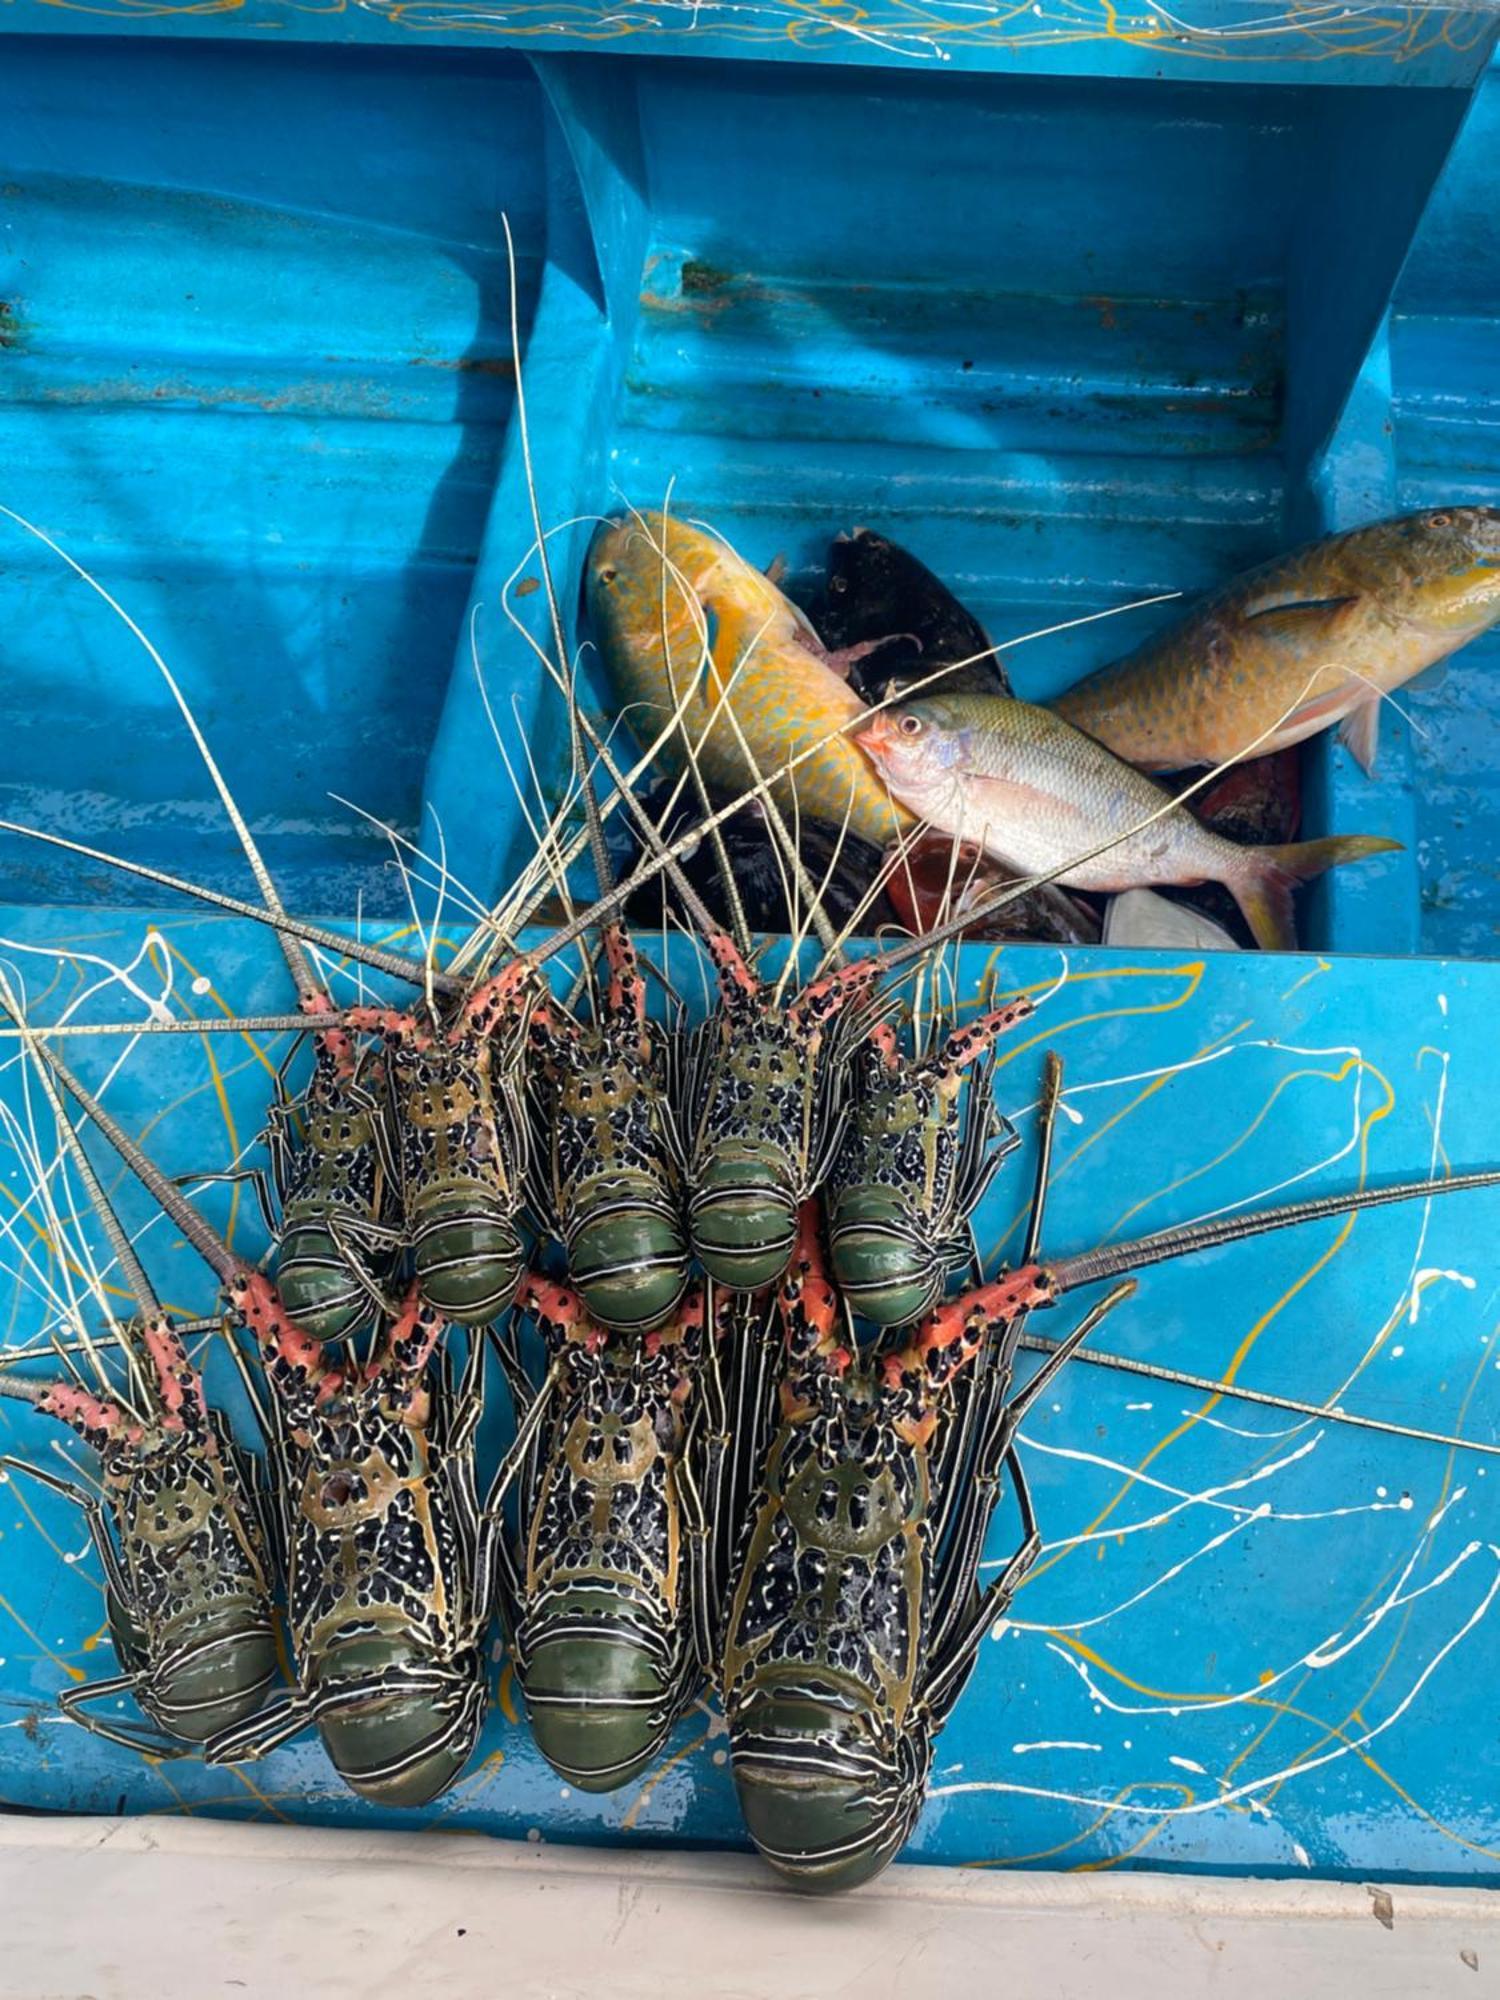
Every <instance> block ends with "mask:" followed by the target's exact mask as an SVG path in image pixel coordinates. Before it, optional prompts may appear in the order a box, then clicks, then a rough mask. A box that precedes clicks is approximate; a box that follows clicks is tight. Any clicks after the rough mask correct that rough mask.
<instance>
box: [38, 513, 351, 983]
mask: <svg viewBox="0 0 1500 2000" xmlns="http://www.w3.org/2000/svg"><path fill="white" fill-rule="evenodd" d="M0 514H4V515H5V516H6V517H7V518H8V519H9V520H12V521H14V522H15V524H16V526H17V527H18V528H24V529H25V530H26V532H27V534H28V535H35V537H36V539H37V540H38V541H39V542H42V543H44V544H45V545H46V546H47V547H48V548H49V549H51V551H52V553H53V554H54V555H56V556H61V557H62V559H63V561H64V562H65V563H66V564H67V565H68V568H69V569H70V570H72V571H73V573H74V575H75V576H79V577H82V579H83V581H84V582H85V583H86V584H87V585H88V587H89V589H90V590H92V591H94V592H96V593H97V594H98V596H100V597H102V598H103V600H104V602H105V603H106V604H107V605H108V606H109V608H110V610H111V611H113V612H114V614H115V616H116V617H117V618H118V619H120V620H121V622H122V623H123V624H124V626H125V627H126V629H127V631H129V632H130V633H131V634H132V635H133V636H134V637H135V638H136V639H138V640H139V641H140V643H141V645H142V647H143V648H144V649H145V652H146V656H147V658H148V659H149V660H150V661H151V664H152V665H153V666H154V667H155V668H156V671H157V672H158V673H159V674H160V675H161V677H162V679H163V680H164V681H165V682H166V684H167V686H168V688H169V689H170V691H171V695H172V699H173V701H175V702H176V704H177V706H178V708H180V709H181V711H182V719H183V721H184V722H185V723H186V724H187V726H188V729H189V732H190V733H191V735H192V738H193V741H194V743H195V744H196V745H197V746H198V755H199V756H200V757H201V758H202V759H203V762H204V765H205V767H206V769H207V771H208V775H209V777H210V778H212V780H213V784H214V790H215V791H216V792H217V793H218V794H219V797H220V799H221V800H222V801H223V805H224V810H225V812H226V813H227V814H228V816H229V824H230V825H231V826H232V827H233V828H234V831H235V837H236V839H237V840H238V841H239V843H240V846H241V848H242V849H243V851H244V855H245V859H246V861H248V862H249V864H250V872H251V874H252V875H253V876H254V877H255V882H256V887H257V888H258V889H259V890H260V893H261V895H262V896H263V897H264V898H265V904H266V908H267V909H268V910H270V911H272V912H273V913H274V914H275V915H276V916H278V917H284V916H285V915H286V910H285V908H284V907H283V905H282V901H281V898H280V896H279V895H278V894H277V893H276V884H275V883H274V882H273V881H272V879H271V871H270V869H269V868H267V866H266V864H265V861H264V859H263V857H262V855H261V851H260V849H259V847H257V846H256V844H255V836H254V834H253V833H251V831H250V828H249V825H248V824H247V822H246V820H245V816H244V814H243V813H242V812H241V811H240V809H239V806H238V805H237V804H236V802H235V797H234V794H233V792H231V791H230V789H229V786H228V783H227V782H226V780H225V777H224V774H223V772H222V771H221V770H220V769H219V767H218V764H217V763H216V762H215V761H214V754H213V752H212V750H210V749H209V747H208V739H207V737H205V736H204V734H203V731H202V730H201V729H200V728H199V727H198V721H197V718H196V716H195V715H194V714H193V711H192V709H191V708H189V706H188V702H187V697H186V695H184V693H183V692H182V689H181V688H180V687H179V686H178V684H177V680H176V677H175V676H174V675H173V673H172V670H171V668H170V667H169V666H168V665H167V663H166V661H165V660H164V659H163V658H162V656H161V654H160V653H159V652H158V651H157V650H156V647H155V646H154V645H153V644H152V643H151V641H150V640H149V639H148V638H147V637H146V634H145V633H144V632H143V631H142V630H141V628H140V626H139V625H137V624H136V622H135V620H134V619H133V618H132V617H131V615H130V613H129V612H128V611H127V610H126V609H125V607H124V605H122V604H120V603H119V602H118V601H117V600H116V599H115V598H114V597H112V596H111V595H110V593H109V592H108V591H107V590H106V589H105V588H104V585H103V584H102V583H100V582H99V580H98V578H97V577H93V576H90V574H89V572H88V571H87V570H86V569H85V568H84V567H83V565H82V563H80V562H75V561H74V559H73V557H72V556H70V555H69V554H68V552H67V550H66V549H64V548H60V547H59V546H58V544H57V543H56V542H54V541H53V539H52V537H51V536H50V535H48V534H44V533H43V531H42V530H41V529H40V528H38V527H35V526H33V524H32V523H31V522H30V521H27V520H25V519H23V517H22V516H21V515H20V514H17V513H15V512H14V511H13V510H12V509H11V508H9V507H0ZM280 937H281V949H282V952H283V953H284V955H285V957H286V963H287V970H288V971H289V972H290V973H291V975H292V984H293V985H294V986H295V987H296V989H297V996H298V998H299V999H301V1000H303V1001H309V1000H316V999H321V998H322V996H323V988H322V986H321V984H320V983H319V981H318V978H317V976H316V974H315V973H314V972H313V969H312V965H311V963H310V961H309V959H308V956H307V953H306V952H305V951H304V950H303V948H302V942H301V940H300V939H299V938H297V937H294V936H293V935H292V933H291V932H289V931H282V932H281V933H280Z"/></svg>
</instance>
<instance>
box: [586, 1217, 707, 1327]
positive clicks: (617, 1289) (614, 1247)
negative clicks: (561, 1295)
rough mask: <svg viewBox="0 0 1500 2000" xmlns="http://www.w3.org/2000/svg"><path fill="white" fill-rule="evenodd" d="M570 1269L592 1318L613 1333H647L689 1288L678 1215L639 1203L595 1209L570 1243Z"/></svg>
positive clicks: (658, 1324) (662, 1319)
mask: <svg viewBox="0 0 1500 2000" xmlns="http://www.w3.org/2000/svg"><path fill="white" fill-rule="evenodd" d="M568 1273H569V1276H570V1277H571V1279H572V1281H573V1283H574V1285H575V1286H576V1287H577V1289H578V1292H579V1295H580V1297H581V1298H582V1300H583V1302H584V1305H585V1306H586V1307H587V1309H588V1312H589V1315H590V1317H591V1318H592V1319H594V1320H595V1321H597V1323H598V1324H599V1325H600V1326H602V1327H607V1328H608V1329H609V1330H610V1331H611V1332H612V1333H648V1332H650V1331H651V1330H652V1329H653V1328H655V1327H658V1326H660V1325H661V1324H662V1323H663V1321H665V1320H667V1319H670V1318H671V1316H672V1314H673V1313H674V1312H675V1311H676V1310H677V1308H678V1306H680V1305H681V1304H682V1300H683V1296H684V1294H685V1293H686V1291H687V1288H688V1247H687V1244H686V1242H685V1240H684V1238H683V1234H682V1231H681V1229H680V1228H679V1227H678V1224H677V1221H676V1218H675V1217H673V1216H672V1215H670V1214H669V1213H666V1212H664V1211H662V1210H661V1209H652V1208H647V1207H646V1206H645V1205H644V1204H643V1203H641V1202H640V1201H638V1200H636V1201H630V1202H620V1203H619V1204H617V1205H611V1206H610V1207H609V1208H604V1209H599V1210H596V1211H595V1213H594V1214H593V1215H592V1216H591V1217H590V1219H589V1220H588V1221H586V1222H585V1223H584V1224H583V1225H582V1226H581V1227H580V1228H579V1229H577V1230H576V1231H575V1232H574V1234H573V1237H572V1239H571V1241H570V1242H569V1244H568Z"/></svg>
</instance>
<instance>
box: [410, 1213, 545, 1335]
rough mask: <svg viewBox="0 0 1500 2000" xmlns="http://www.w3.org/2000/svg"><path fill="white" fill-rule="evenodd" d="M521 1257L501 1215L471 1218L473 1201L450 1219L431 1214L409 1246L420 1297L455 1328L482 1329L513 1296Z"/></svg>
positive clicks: (517, 1238)
mask: <svg viewBox="0 0 1500 2000" xmlns="http://www.w3.org/2000/svg"><path fill="white" fill-rule="evenodd" d="M525 1264H526V1257H525V1252H524V1250H523V1248H522V1245H521V1238H520V1235H519V1233H518V1232H517V1229H516V1226H515V1224H514V1223H513V1222H512V1221H511V1220H510V1218H509V1217H508V1216H506V1215H500V1214H495V1215H483V1214H478V1213H475V1212H474V1208H473V1204H472V1197H471V1199H470V1201H469V1202H468V1203H466V1204H465V1205H463V1206H462V1207H459V1208H457V1209H455V1211H454V1212H453V1213H451V1214H445V1213H444V1212H443V1211H441V1210H439V1211H437V1212H436V1213H430V1214H429V1215H428V1216H427V1218H425V1219H424V1221H423V1224H422V1226H421V1227H420V1228H419V1229H418V1231H417V1232H416V1235H415V1238H414V1240H413V1243H412V1268H413V1270H414V1272H415V1274H416V1279H417V1283H418V1285H419V1286H420V1287H421V1291H422V1297H423V1298H424V1300H426V1302H427V1304H428V1305H430V1306H431V1307H432V1308H433V1310H434V1311H435V1312H439V1313H441V1314H442V1315H443V1317H444V1318H445V1319H450V1320H452V1321H454V1322H455V1324H457V1325H459V1326H485V1325H487V1324H488V1323H489V1321H491V1320H492V1319H494V1318H495V1317H496V1316H497V1315H498V1314H499V1313H502V1312H503V1311H504V1310H505V1308H506V1307H507V1306H508V1305H509V1304H510V1302H511V1300H512V1299H513V1298H514V1297H515V1295H516V1287H517V1285H518V1284H519V1283H520V1282H521V1273H522V1271H523V1270H524V1269H525Z"/></svg>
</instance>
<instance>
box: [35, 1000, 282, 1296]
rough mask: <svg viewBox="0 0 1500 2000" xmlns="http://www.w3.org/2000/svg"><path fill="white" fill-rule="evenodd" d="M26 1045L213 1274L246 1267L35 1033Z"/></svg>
mask: <svg viewBox="0 0 1500 2000" xmlns="http://www.w3.org/2000/svg"><path fill="white" fill-rule="evenodd" d="M29 1046H30V1047H31V1048H32V1049H33V1050H34V1051H35V1053H36V1054H37V1055H39V1056H40V1057H41V1059H42V1061H43V1062H44V1063H45V1064H46V1065H47V1067H48V1068H49V1069H50V1070H51V1072H52V1074H53V1075H54V1076H55V1077H56V1078H57V1080H58V1082H59V1083H61V1084H62V1085H63V1087H64V1088H65V1089H66V1090H67V1091H68V1092H69V1094H70V1095H71V1096H72V1097H73V1098H75V1099H76V1100H77V1103H78V1106H79V1109H80V1110H81V1111H82V1112H83V1115H84V1117H85V1118H87V1119H90V1120H91V1121H92V1123H93V1124H95V1125H97V1126H98V1128H99V1130H100V1131H101V1132H102V1133H103V1135H104V1137H105V1138H106V1139H107V1140H108V1141H109V1143H110V1145H111V1146H113V1147H114V1149H115V1151H116V1152H117V1153H118V1154H119V1156H120V1158H121V1159H122V1160H123V1161H124V1162H125V1164H126V1166H127V1167H129V1169H130V1171H131V1172H132V1173H133V1174H134V1175H135V1177H136V1179H137V1180H138V1181H139V1182H140V1183H141V1185H142V1187H143V1188H145V1190H146V1192H147V1193H148V1194H149V1195H150V1196H151V1199H152V1200H153V1201H154V1202H155V1203H156V1204H157V1206H158V1207H159V1208H160V1209H161V1210H162V1212H163V1214H164V1215H166V1217H167V1218H168V1220H169V1221H171V1222H174V1223H175V1224H176V1225H177V1227H178V1228H179V1229H180V1230H181V1231H182V1233H183V1235H184V1236H185V1237H186V1238H187V1240H188V1242H189V1243H191V1244H192V1246H193V1248H194V1249H195V1250H196V1251H197V1252H198V1255H199V1256H200V1257H201V1258H202V1259H203V1261H204V1263H205V1264H207V1265H208V1267H209V1269H210V1270H211V1271H212V1272H213V1273H214V1275H215V1277H217V1278H218V1279H219V1280H220V1281H221V1283H223V1284H226V1285H227V1284H228V1283H229V1282H230V1281H231V1280H232V1279H233V1278H234V1277H235V1276H236V1275H237V1274H239V1273H240V1272H242V1271H244V1270H245V1269H246V1268H247V1267H246V1262H245V1259H244V1258H243V1257H236V1256H235V1254H234V1252H233V1251H232V1250H231V1249H230V1247H229V1245H228V1244H227V1243H226V1242H225V1241H224V1239H223V1237H222V1236H220V1235H219V1234H218V1233H217V1232H216V1231H215V1230H214V1229H212V1228H210V1226H209V1224H208V1223H206V1222H205V1221H204V1220H203V1217H202V1216H201V1215H200V1214H199V1213H198V1211H197V1209H196V1208H194V1207H193V1204H192V1203H191V1202H190V1201H189V1200H188V1198H187V1196H186V1195H185V1194H184V1193H183V1192H182V1190H181V1188H179V1187H178V1186H177V1185H176V1183H175V1182H173V1181H170V1180H168V1179H167V1177H166V1175H165V1174H164V1173H163V1172H162V1171H161V1169H160V1168H159V1167H157V1166H154V1165H153V1164H152V1162H151V1161H150V1160H148V1159H147V1157H146V1155H145V1154H144V1153H143V1152H142V1151H141V1149H140V1147H139V1146H138V1145H137V1144H136V1143H135V1141H134V1139H132V1138H131V1137H130V1135H129V1133H128V1132H126V1131H125V1130H124V1128H123V1127H122V1126H121V1125H120V1124H119V1122H118V1121H117V1120H116V1119H115V1118H113V1117H112V1116H111V1115H110V1113H109V1112H108V1111H106V1110H105V1108H104V1106H103V1105H102V1104H101V1103H100V1102H99V1100H98V1099H97V1098H96V1097H94V1096H92V1095H91V1094H90V1093H89V1092H88V1091H87V1090H85V1089H84V1087H83V1085H82V1084H81V1083H80V1082H79V1081H78V1078H77V1077H76V1076H74V1074H73V1072H72V1070H70V1069H69V1068H68V1066H67V1064H66V1063H65V1062H64V1061H63V1060H62V1058H61V1056H58V1055H55V1054H54V1053H53V1052H52V1050H51V1049H49V1048H48V1047H47V1045H46V1043H45V1042H42V1041H39V1040H37V1039H36V1037H35V1036H34V1035H33V1036H31V1037H29Z"/></svg>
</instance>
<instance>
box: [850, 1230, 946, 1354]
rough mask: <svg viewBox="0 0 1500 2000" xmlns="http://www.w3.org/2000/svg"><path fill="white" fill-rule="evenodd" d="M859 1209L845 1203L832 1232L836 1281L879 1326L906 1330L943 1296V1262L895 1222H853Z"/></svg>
mask: <svg viewBox="0 0 1500 2000" xmlns="http://www.w3.org/2000/svg"><path fill="white" fill-rule="evenodd" d="M854 1206H855V1204H853V1203H848V1204H845V1205H844V1208H843V1211H842V1212H841V1213H839V1214H838V1220H837V1221H836V1222H835V1223H834V1225H833V1227H832V1228H831V1229H830V1231H829V1237H828V1249H829V1256H830V1261H831V1262H832V1265H833V1275H834V1279H835V1282H836V1283H837V1284H838V1286H839V1289H840V1290H841V1291H842V1292H843V1294H844V1296H845V1297H846V1298H847V1299H848V1300H849V1303H850V1304H851V1305H852V1306H853V1307H854V1310H855V1311H856V1312H857V1313H860V1314H862V1315H863V1317H864V1318H865V1319H868V1320H872V1321H873V1322H874V1324H875V1325H876V1326H880V1327H887V1326H907V1325H909V1324H910V1322H911V1321H912V1320H915V1319H920V1318H921V1317H922V1315H923V1314H924V1313H926V1312H929V1311H931V1309H932V1307H933V1306H935V1305H936V1304H937V1302H938V1299H939V1298H940V1296H941V1295H942V1289H943V1265H942V1262H941V1260H940V1259H937V1258H935V1257H933V1256H932V1255H931V1254H930V1253H929V1252H927V1251H925V1250H924V1248H923V1246H922V1245H921V1243H920V1242H918V1241H917V1239H916V1238H915V1237H914V1235H913V1233H912V1231H911V1230H910V1229H909V1228H903V1227H901V1226H900V1224H899V1223H898V1222H897V1221H896V1220H895V1219H894V1218H893V1217H887V1216H886V1215H884V1214H883V1213H871V1214H866V1215H865V1216H862V1217H859V1218H858V1219H854V1218H851V1217H850V1216H849V1214H848V1210H849V1209H850V1208H852V1207H854Z"/></svg>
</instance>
